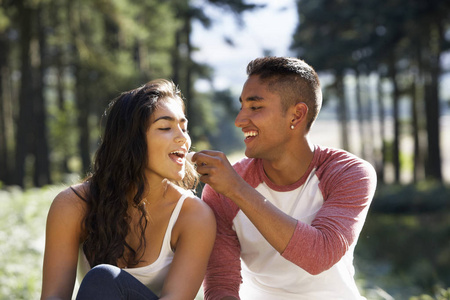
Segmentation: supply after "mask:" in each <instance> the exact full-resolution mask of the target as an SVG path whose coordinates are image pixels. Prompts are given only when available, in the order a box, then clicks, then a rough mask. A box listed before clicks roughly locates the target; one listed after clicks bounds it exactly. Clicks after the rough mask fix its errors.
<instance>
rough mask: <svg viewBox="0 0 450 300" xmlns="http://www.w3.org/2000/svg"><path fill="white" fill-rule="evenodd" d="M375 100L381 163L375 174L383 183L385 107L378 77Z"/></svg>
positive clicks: (380, 80)
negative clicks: (376, 102) (376, 99)
mask: <svg viewBox="0 0 450 300" xmlns="http://www.w3.org/2000/svg"><path fill="white" fill-rule="evenodd" d="M377 91H378V92H377V98H378V118H379V122H380V126H379V128H380V140H381V149H380V156H381V159H380V160H381V162H380V163H379V164H377V174H378V181H380V182H384V181H385V171H384V167H385V166H386V130H385V119H386V117H385V115H384V111H385V107H384V101H383V99H384V97H383V88H382V78H381V76H380V75H379V76H378V82H377Z"/></svg>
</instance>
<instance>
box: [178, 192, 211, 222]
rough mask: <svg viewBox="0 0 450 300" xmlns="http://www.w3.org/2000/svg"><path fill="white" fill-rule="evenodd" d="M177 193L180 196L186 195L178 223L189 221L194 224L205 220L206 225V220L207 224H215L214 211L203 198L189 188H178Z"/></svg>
mask: <svg viewBox="0 0 450 300" xmlns="http://www.w3.org/2000/svg"><path fill="white" fill-rule="evenodd" d="M177 193H178V194H179V196H180V198H181V197H182V196H185V199H184V202H183V205H182V207H181V211H180V215H179V217H178V222H177V223H183V222H189V223H190V224H193V223H196V222H203V224H204V225H205V222H206V224H209V223H214V224H215V218H214V213H213V211H212V210H211V208H210V207H209V205H207V204H206V203H205V202H204V201H203V200H201V199H200V198H199V197H197V196H196V195H195V194H194V193H193V192H191V191H189V190H184V189H181V188H177Z"/></svg>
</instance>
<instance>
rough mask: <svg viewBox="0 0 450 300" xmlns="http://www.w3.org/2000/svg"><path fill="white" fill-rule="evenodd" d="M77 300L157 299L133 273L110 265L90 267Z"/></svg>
mask: <svg viewBox="0 0 450 300" xmlns="http://www.w3.org/2000/svg"><path fill="white" fill-rule="evenodd" d="M76 299H77V300H85V299H95V300H101V299H108V300H116V299H117V300H119V299H120V300H123V299H127V300H141V299H142V300H157V299H159V298H158V296H156V295H155V294H154V293H153V292H152V291H151V290H150V289H149V288H147V287H146V286H145V285H144V284H142V283H141V282H140V281H139V280H137V279H136V278H134V276H133V275H131V274H129V273H127V272H126V271H123V270H121V269H120V268H118V267H115V266H112V265H106V264H104V265H98V266H95V267H94V268H92V269H91V270H90V271H89V272H88V273H87V274H86V276H85V277H84V279H83V281H82V282H81V285H80V288H79V290H78V294H77V298H76Z"/></svg>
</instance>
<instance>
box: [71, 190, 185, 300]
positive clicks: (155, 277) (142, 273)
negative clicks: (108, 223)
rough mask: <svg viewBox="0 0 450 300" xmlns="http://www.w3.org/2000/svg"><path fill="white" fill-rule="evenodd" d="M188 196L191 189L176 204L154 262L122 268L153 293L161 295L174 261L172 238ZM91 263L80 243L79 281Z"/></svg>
mask: <svg viewBox="0 0 450 300" xmlns="http://www.w3.org/2000/svg"><path fill="white" fill-rule="evenodd" d="M188 196H193V194H192V192H191V191H186V192H184V193H183V195H181V197H180V199H179V200H178V203H177V205H176V206H175V208H174V210H173V212H172V215H171V216H170V220H169V224H168V226H167V229H166V233H165V234H164V240H163V243H162V246H161V252H160V253H159V256H158V258H157V259H156V261H154V262H153V263H152V264H150V265H148V266H144V267H139V268H123V269H122V270H124V271H127V272H128V273H130V274H131V275H133V276H134V277H135V278H136V279H138V280H139V281H140V282H142V283H143V284H144V285H146V286H147V287H148V288H149V289H150V290H151V291H152V292H153V293H155V294H156V295H158V296H160V294H161V290H162V287H163V284H164V281H165V279H166V276H167V273H168V272H169V267H170V264H171V263H172V260H173V256H174V252H173V251H172V249H171V246H170V240H171V237H172V229H173V226H174V225H175V222H176V221H177V219H178V216H179V214H180V211H181V207H182V206H183V203H184V200H185V199H186V198H187V197H188ZM90 269H91V268H90V266H89V263H88V261H87V259H86V256H85V255H84V252H83V245H82V244H81V245H80V251H79V255H78V272H77V279H78V281H79V282H81V281H82V279H83V278H84V276H85V275H86V273H87V272H88V271H89V270H90Z"/></svg>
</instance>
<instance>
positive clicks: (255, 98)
mask: <svg viewBox="0 0 450 300" xmlns="http://www.w3.org/2000/svg"><path fill="white" fill-rule="evenodd" d="M263 100H264V98H263V97H260V96H251V97H247V98H246V99H245V101H247V102H257V101H263ZM239 102H240V103H242V98H241V97H239Z"/></svg>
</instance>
